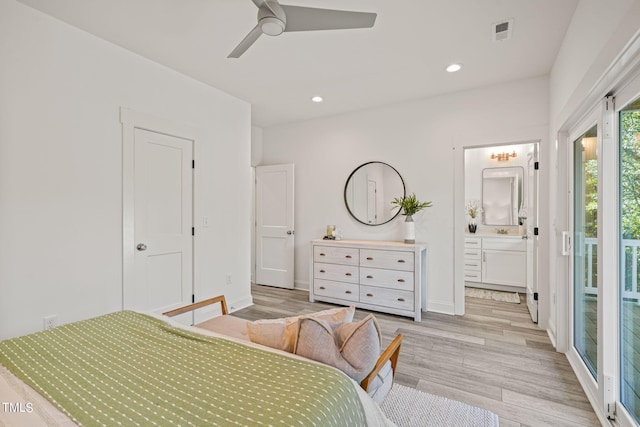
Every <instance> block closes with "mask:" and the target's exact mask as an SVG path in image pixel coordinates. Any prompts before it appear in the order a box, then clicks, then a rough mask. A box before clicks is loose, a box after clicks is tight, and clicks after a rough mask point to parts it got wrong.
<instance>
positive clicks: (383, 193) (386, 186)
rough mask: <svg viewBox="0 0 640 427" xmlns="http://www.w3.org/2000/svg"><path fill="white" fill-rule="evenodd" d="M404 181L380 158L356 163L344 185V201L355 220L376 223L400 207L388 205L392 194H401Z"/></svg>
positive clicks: (386, 219) (380, 222)
mask: <svg viewBox="0 0 640 427" xmlns="http://www.w3.org/2000/svg"><path fill="white" fill-rule="evenodd" d="M405 195H406V193H405V187H404V181H403V179H402V177H401V176H400V174H399V173H398V171H397V170H395V169H394V168H393V167H392V166H389V165H388V164H386V163H383V162H368V163H364V164H362V165H360V166H358V167H357V168H356V169H355V170H354V171H353V172H351V175H349V178H348V179H347V183H346V184H345V186H344V203H345V205H346V207H347V210H348V211H349V213H350V214H351V216H352V217H354V218H355V219H356V220H357V221H358V222H361V223H363V224H366V225H380V224H385V223H387V222H389V221H391V220H392V219H393V218H395V217H396V216H398V214H399V213H400V209H399V208H398V207H397V206H392V205H391V201H392V200H393V199H395V198H396V197H404V196H405Z"/></svg>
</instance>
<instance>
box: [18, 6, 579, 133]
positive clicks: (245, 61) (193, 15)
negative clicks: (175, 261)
mask: <svg viewBox="0 0 640 427" xmlns="http://www.w3.org/2000/svg"><path fill="white" fill-rule="evenodd" d="M20 1H21V2H22V3H24V4H27V5H30V6H32V7H34V8H36V9H39V10H41V11H43V12H45V13H47V14H49V15H52V16H54V17H56V18H58V19H60V20H62V21H65V22H67V23H69V24H71V25H74V26H76V27H79V28H81V29H83V30H85V31H87V32H90V33H92V34H95V35H97V36H98V37H101V38H103V39H105V40H108V41H110V42H113V43H115V44H117V45H120V46H122V47H124V48H126V49H128V50H131V51H133V52H135V53H138V54H140V55H142V56H145V57H147V58H149V59H151V60H153V61H156V62H159V63H161V64H164V65H166V66H168V67H170V68H173V69H175V70H177V71H180V72H182V73H184V74H187V75H189V76H192V77H193V78H195V79H197V80H200V81H202V82H204V83H207V84H209V85H211V86H214V87H216V88H218V89H221V90H223V91H225V92H227V93H229V94H232V95H234V96H236V97H238V98H241V99H243V100H246V101H248V102H250V103H251V104H252V105H253V113H252V114H253V117H252V121H253V124H254V125H257V126H262V127H270V126H276V125H280V124H285V123H290V122H294V121H300V120H306V119H311V118H315V117H321V116H329V115H334V114H340V113H344V112H347V111H354V110H360V109H366V108H370V107H375V106H381V105H387V104H393V103H397V102H402V101H405V100H410V99H416V98H423V97H428V96H433V95H437V94H443V93H448V92H454V91H459V90H464V89H470V88H473V87H480V86H487V85H491V84H495V83H497V82H503V81H512V80H519V79H523V78H528V77H535V76H541V75H546V74H548V73H549V71H550V69H551V66H552V64H553V61H554V60H555V57H556V54H557V52H558V49H559V48H560V44H561V43H562V39H563V37H564V34H565V32H566V29H567V27H568V25H569V23H570V21H571V17H572V15H573V12H574V10H575V8H576V6H577V3H578V0H431V1H425V0H396V1H391V0H282V3H284V4H291V5H296V6H309V7H320V8H330V9H342V10H355V11H364V12H376V13H377V14H378V17H377V20H376V23H375V26H374V27H373V28H371V29H358V30H340V31H316V32H295V33H284V34H282V35H280V36H278V37H268V36H262V37H261V38H260V39H259V40H258V41H257V42H256V43H255V44H254V45H253V46H252V47H251V48H249V50H248V51H247V52H246V53H245V54H244V55H243V56H242V57H241V58H239V59H227V55H228V54H229V53H230V52H231V50H232V49H233V48H234V47H235V46H236V45H237V44H238V43H239V42H240V40H242V38H243V37H244V36H245V35H246V34H247V33H248V32H249V31H250V30H251V29H252V28H253V26H255V24H256V12H257V9H256V7H255V5H254V4H253V2H252V1H251V0H20ZM506 19H514V25H513V37H512V39H511V40H508V41H504V42H499V43H493V42H492V41H491V30H492V29H491V24H492V23H495V22H497V21H501V20H506ZM452 62H460V63H462V64H464V68H463V69H462V71H459V72H458V73H454V74H449V73H446V72H445V71H444V68H445V67H446V66H447V65H449V64H450V63H452ZM317 94H318V95H322V96H323V97H324V98H325V101H324V102H323V103H321V104H315V103H312V102H311V101H310V98H311V96H313V95H317Z"/></svg>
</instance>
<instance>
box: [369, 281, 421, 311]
mask: <svg viewBox="0 0 640 427" xmlns="http://www.w3.org/2000/svg"><path fill="white" fill-rule="evenodd" d="M360 302H362V303H367V304H373V305H379V306H383V307H392V308H397V309H400V310H409V311H412V310H413V309H414V307H413V292H408V291H399V290H395V289H388V288H379V287H376V286H364V285H360Z"/></svg>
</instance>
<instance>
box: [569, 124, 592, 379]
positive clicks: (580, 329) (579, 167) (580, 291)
mask: <svg viewBox="0 0 640 427" xmlns="http://www.w3.org/2000/svg"><path fill="white" fill-rule="evenodd" d="M597 146H598V133H597V126H594V127H592V128H591V129H589V130H588V131H587V132H585V133H584V134H583V135H581V136H580V137H579V138H577V139H576V140H575V141H574V142H573V154H574V156H573V158H574V162H573V164H574V166H573V169H574V170H573V187H574V192H573V194H574V196H573V197H574V199H573V242H574V251H573V305H574V307H573V317H574V318H573V345H574V347H575V349H576V351H577V352H578V354H579V355H580V357H581V358H582V360H583V361H584V363H585V365H586V366H587V368H588V369H589V371H590V372H591V374H592V375H593V377H594V379H595V380H596V381H597V379H598V375H597V367H598V311H597V305H598V304H597V302H598V287H597V283H598V280H597V277H598V259H597V253H598V251H597V245H598V222H597V219H598V156H597Z"/></svg>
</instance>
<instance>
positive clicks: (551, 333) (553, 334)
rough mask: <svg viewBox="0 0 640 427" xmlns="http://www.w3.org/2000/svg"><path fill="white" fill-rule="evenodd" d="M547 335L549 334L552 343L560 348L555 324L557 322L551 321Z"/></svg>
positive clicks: (556, 347)
mask: <svg viewBox="0 0 640 427" xmlns="http://www.w3.org/2000/svg"><path fill="white" fill-rule="evenodd" d="M547 335H548V336H549V339H550V340H551V344H552V345H553V348H555V349H556V350H557V349H558V345H557V338H556V325H555V323H551V322H549V327H548V328H547Z"/></svg>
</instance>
